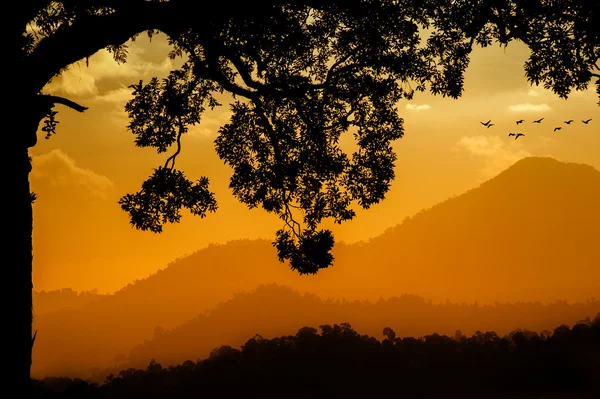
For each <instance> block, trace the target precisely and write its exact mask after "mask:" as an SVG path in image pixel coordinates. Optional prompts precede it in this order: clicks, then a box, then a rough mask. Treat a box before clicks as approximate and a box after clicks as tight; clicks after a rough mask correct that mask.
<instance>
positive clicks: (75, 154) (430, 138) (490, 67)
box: [30, 36, 600, 292]
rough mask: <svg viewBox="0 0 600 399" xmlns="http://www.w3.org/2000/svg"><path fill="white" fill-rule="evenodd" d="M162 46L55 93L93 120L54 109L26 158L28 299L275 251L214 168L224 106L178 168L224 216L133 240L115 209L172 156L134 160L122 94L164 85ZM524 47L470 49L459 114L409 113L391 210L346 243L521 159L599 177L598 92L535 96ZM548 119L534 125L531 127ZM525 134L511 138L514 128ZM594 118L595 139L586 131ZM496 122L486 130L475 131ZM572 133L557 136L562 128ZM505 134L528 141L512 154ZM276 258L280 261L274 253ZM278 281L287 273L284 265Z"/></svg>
mask: <svg viewBox="0 0 600 399" xmlns="http://www.w3.org/2000/svg"><path fill="white" fill-rule="evenodd" d="M167 52H168V46H167V44H166V41H165V40H164V37H163V36H155V37H154V38H153V39H152V42H150V41H149V40H148V39H146V38H140V39H138V40H137V41H136V42H135V43H133V44H132V46H131V47H130V49H129V53H130V54H129V62H128V63H127V64H124V65H118V64H116V63H115V62H114V61H113V60H112V57H111V55H109V54H108V53H106V52H104V51H102V52H99V53H97V54H96V55H94V56H93V57H91V59H90V60H89V67H86V65H85V62H82V63H81V64H80V65H74V66H73V67H72V68H71V69H70V70H68V71H67V72H65V73H64V74H63V75H62V76H61V77H59V78H57V79H55V81H53V82H51V84H50V85H49V86H48V87H47V89H46V92H47V93H52V94H58V95H63V96H66V97H68V98H70V99H72V100H75V101H78V102H80V103H81V104H82V105H85V106H88V107H89V110H88V111H86V112H85V113H83V114H78V113H76V112H74V111H71V110H68V109H64V108H63V107H60V108H59V109H58V111H59V114H58V120H59V122H60V123H59V125H58V134H57V135H56V136H53V137H52V138H51V139H50V140H44V139H43V134H42V133H41V132H40V134H39V136H40V139H39V142H38V144H37V146H36V147H34V148H32V149H31V150H30V154H31V155H32V156H33V165H34V169H33V171H32V174H31V185H32V190H33V191H35V192H36V193H37V195H38V200H37V201H36V203H35V204H34V288H35V289H36V290H52V289H58V288H62V287H71V288H73V289H76V290H89V289H94V288H97V289H98V290H99V291H100V292H112V291H115V290H117V289H119V288H121V287H122V286H123V285H126V284H127V283H129V282H131V281H133V280H135V279H138V278H144V277H146V276H147V275H148V274H149V273H153V272H155V271H156V270H157V269H161V268H164V267H165V266H166V265H167V264H168V263H169V262H170V261H172V260H174V259H175V258H177V257H181V256H183V255H185V254H189V253H191V252H194V251H196V250H198V249H201V248H203V247H206V246H207V245H208V244H210V243H224V242H226V241H228V240H231V239H236V238H259V237H260V238H267V239H272V238H273V237H274V233H275V231H276V230H277V229H278V228H280V227H281V222H280V220H279V219H278V218H277V216H276V215H270V214H267V213H266V212H264V211H262V210H251V211H250V210H248V209H247V208H246V206H245V205H243V204H240V203H238V202H237V200H236V199H235V198H234V197H233V196H232V195H231V193H230V191H229V189H228V187H227V185H228V177H229V173H230V172H229V169H228V167H226V166H224V165H223V163H222V162H221V161H220V160H219V158H218V157H217V155H216V153H215V151H214V144H213V140H214V138H215V137H216V131H217V129H218V127H219V126H220V125H221V124H223V123H224V122H226V121H227V114H228V113H227V111H228V107H227V105H226V104H227V103H226V100H227V99H226V98H224V99H223V101H222V102H223V103H224V104H225V105H224V106H223V107H221V108H220V109H217V110H215V111H214V112H212V113H207V114H205V117H204V120H203V123H202V124H201V125H200V126H197V127H195V128H193V129H192V130H191V131H190V132H189V133H188V134H187V135H186V136H184V138H183V140H182V143H183V152H182V154H181V155H180V156H179V158H178V161H177V163H178V167H180V168H182V169H183V170H184V171H185V172H186V174H187V176H188V177H189V178H191V179H193V180H195V179H197V178H199V177H200V176H202V175H206V176H208V177H209V179H210V181H211V185H212V190H213V191H214V192H215V193H216V198H217V200H218V202H219V210H218V212H217V213H215V214H210V215H209V216H208V217H207V218H205V219H200V218H198V217H193V216H190V215H184V217H183V219H182V222H181V223H179V224H175V225H167V226H165V229H164V232H163V233H162V234H158V235H157V234H153V233H150V232H142V231H137V230H135V229H134V228H132V227H131V226H130V225H129V221H128V215H127V214H126V213H125V212H123V211H122V210H121V209H120V208H119V205H118V204H117V201H118V199H119V198H120V197H121V196H122V195H124V194H126V193H130V192H134V191H137V190H138V189H139V187H140V184H141V183H142V182H143V181H144V179H145V178H146V177H147V176H148V175H149V174H150V173H151V171H152V168H154V167H156V166H158V165H161V164H162V163H164V160H165V158H166V157H168V154H166V155H165V154H162V155H157V154H156V153H155V152H154V150H153V149H140V148H136V147H135V146H134V142H133V140H134V136H133V135H132V134H131V133H129V132H128V131H127V129H126V125H127V118H126V114H125V113H124V111H123V108H124V104H125V102H126V101H127V100H128V98H130V93H131V91H130V89H128V88H127V86H128V85H130V84H133V83H137V81H138V80H139V79H144V80H148V79H149V78H150V77H152V76H158V77H162V76H165V75H166V74H167V73H168V71H169V70H170V69H171V68H173V67H175V66H176V65H175V64H174V61H170V60H168V59H167V57H166V54H167ZM527 55H528V50H527V48H526V47H525V46H524V45H521V44H519V43H513V44H512V45H509V46H508V48H507V49H500V48H497V47H494V48H488V49H476V50H475V51H474V52H473V56H472V61H471V66H470V68H469V70H468V72H467V75H466V80H465V94H464V95H463V97H462V98H461V99H459V100H452V99H444V98H442V97H433V96H431V95H429V94H427V93H418V94H417V95H416V96H415V99H414V100H413V101H410V102H408V101H402V102H401V103H400V104H399V110H400V112H401V114H402V116H403V117H404V119H405V131H406V134H405V137H404V138H403V139H401V140H399V141H398V142H397V143H396V145H395V148H396V151H397V153H398V161H397V170H396V180H395V182H394V184H393V186H392V189H391V191H390V192H389V194H388V196H387V199H386V200H385V201H383V202H382V203H381V204H379V205H377V206H374V207H373V208H372V209H370V210H369V211H359V212H358V217H357V218H356V219H355V220H354V221H352V222H348V223H345V224H343V225H341V226H333V227H332V228H333V230H334V232H335V234H336V239H337V240H338V241H345V242H355V241H358V240H365V239H368V238H370V237H373V236H377V235H379V234H381V233H382V232H383V231H384V230H385V229H386V228H388V227H391V226H394V225H396V224H398V223H401V222H402V220H403V219H404V218H405V217H407V216H410V215H413V214H415V213H416V212H418V211H419V210H421V209H422V208H426V207H430V206H432V205H434V204H435V203H437V202H439V201H443V200H445V199H446V198H448V197H450V196H452V195H457V194H461V193H462V192H464V191H465V190H467V189H470V188H472V187H474V186H476V185H478V184H479V183H481V182H483V181H484V180H486V179H488V178H490V177H492V176H494V175H496V174H497V173H499V172H500V171H502V170H504V169H505V168H507V167H508V166H510V165H511V164H513V163H514V162H516V161H517V160H519V159H521V158H524V157H527V156H552V157H554V158H556V159H559V160H561V161H569V162H580V163H586V164H589V165H592V166H594V167H595V168H597V169H600V128H599V126H600V112H599V108H598V106H597V105H596V104H597V101H598V99H597V96H596V94H595V90H593V88H591V87H590V88H589V89H588V90H587V91H585V92H575V93H572V95H571V97H570V98H569V99H568V100H562V99H560V98H558V96H556V95H554V94H552V93H551V92H550V91H547V90H544V89H542V88H532V87H530V86H529V85H528V83H527V81H526V79H525V77H524V71H523V63H524V61H525V60H526V58H527ZM541 117H544V118H545V119H544V121H543V123H542V124H540V125H532V124H530V123H529V122H531V121H532V120H533V119H539V118H541ZM521 118H522V119H525V120H526V121H527V123H525V124H523V125H520V126H519V130H515V129H517V127H516V126H515V121H516V120H517V119H521ZM587 118H593V119H594V120H593V121H592V122H591V123H590V124H589V125H583V124H582V123H581V122H580V120H581V119H587ZM488 119H492V120H493V123H494V124H495V126H494V127H492V128H490V129H486V128H484V127H483V126H481V125H480V124H479V121H487V120H488ZM567 119H574V120H575V121H576V122H575V123H574V124H573V125H570V126H568V127H566V128H563V130H562V131H560V132H556V133H554V132H553V131H552V130H553V128H554V127H555V126H559V125H562V126H565V125H564V124H563V121H564V120H567ZM509 131H521V132H523V133H525V134H526V136H525V137H523V138H520V139H519V140H517V141H515V140H512V139H510V138H508V137H507V134H508V132H509ZM273 256H274V257H275V256H276V254H275V252H273ZM282 267H285V266H284V265H282Z"/></svg>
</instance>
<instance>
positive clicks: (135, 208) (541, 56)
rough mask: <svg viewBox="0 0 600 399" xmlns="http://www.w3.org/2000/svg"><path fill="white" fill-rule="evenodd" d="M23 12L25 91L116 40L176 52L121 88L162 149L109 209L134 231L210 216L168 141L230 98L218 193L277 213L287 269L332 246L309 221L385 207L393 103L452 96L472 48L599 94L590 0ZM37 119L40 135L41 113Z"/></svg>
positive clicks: (156, 5) (598, 13) (595, 11)
mask: <svg viewBox="0 0 600 399" xmlns="http://www.w3.org/2000/svg"><path fill="white" fill-rule="evenodd" d="M22 3H23V4H19V5H18V6H17V8H18V11H17V16H18V17H17V18H16V19H15V23H21V24H22V25H21V26H22V28H23V29H22V31H21V32H20V33H21V35H20V49H21V59H20V61H19V62H20V65H21V67H22V68H23V70H24V71H29V72H30V75H31V78H30V79H31V80H30V82H29V85H30V86H29V87H31V88H33V89H34V90H36V91H37V93H38V94H41V93H42V90H43V87H44V85H45V84H46V83H47V82H48V81H50V80H51V79H52V78H53V77H55V76H57V75H58V74H60V72H61V71H63V70H64V69H65V68H67V67H68V66H69V65H70V64H72V63H74V62H76V61H78V60H80V59H85V58H87V57H89V56H91V55H92V54H93V53H95V52H96V51H98V50H100V49H102V48H106V49H108V50H109V51H111V52H112V53H113V55H114V58H115V60H117V61H119V62H126V60H127V47H126V45H125V43H126V42H127V41H128V40H130V39H135V38H136V37H137V36H138V35H139V34H142V33H144V32H147V34H148V35H150V36H152V35H153V34H155V33H156V32H162V33H165V34H166V35H167V37H168V39H169V43H170V45H171V46H172V51H171V53H170V57H172V58H176V57H181V58H182V60H183V62H182V66H181V67H180V68H178V69H176V70H173V71H171V73H170V74H169V75H168V77H166V78H165V79H161V80H159V79H156V78H154V79H151V80H150V81H148V82H143V81H140V82H139V83H137V84H134V85H132V86H131V89H132V93H133V98H132V99H131V100H130V101H129V102H128V103H127V105H126V111H127V112H128V114H129V118H130V119H129V120H130V122H129V125H128V128H129V130H130V131H131V132H132V133H133V134H134V135H135V144H136V145H137V146H140V147H153V148H155V149H156V151H157V152H158V153H167V152H168V151H170V156H169V157H168V158H167V160H166V162H165V163H164V165H161V166H159V167H157V168H156V169H155V170H154V171H153V173H152V174H151V176H150V177H149V178H148V180H146V181H145V182H144V183H143V184H142V187H141V189H140V191H139V192H137V193H133V194H127V195H124V196H123V197H122V198H121V200H120V205H121V207H122V208H123V210H125V211H127V212H128V213H129V215H130V220H131V223H132V224H133V225H134V226H135V227H137V228H139V229H142V230H150V231H154V232H160V231H162V226H163V225H164V224H165V223H168V222H178V221H179V220H180V218H181V211H182V209H188V210H189V211H190V212H191V213H192V214H195V215H199V216H201V217H205V216H206V215H207V214H209V213H210V212H214V211H216V210H217V202H216V200H215V197H214V194H213V192H211V190H210V186H209V180H208V178H207V177H200V178H199V179H196V180H195V181H193V180H190V179H188V177H186V175H185V174H184V172H183V171H181V170H178V169H177V168H176V158H177V155H178V154H179V152H180V150H181V137H182V135H183V134H185V133H186V132H187V131H188V129H189V128H190V127H191V126H193V125H195V124H199V123H202V114H203V112H204V111H205V110H208V109H212V108H214V107H218V106H222V104H220V103H219V102H218V101H217V99H216V94H218V93H225V92H226V93H230V94H231V95H233V98H234V100H233V102H232V103H231V104H229V106H230V107H231V111H232V117H231V120H230V121H229V122H228V123H226V124H225V125H223V126H222V127H221V128H220V129H219V131H218V136H217V138H216V140H215V144H216V151H217V153H218V155H219V157H220V158H221V159H222V160H223V162H224V163H225V164H227V165H229V166H230V167H231V168H232V169H233V176H232V177H231V180H230V185H229V186H230V188H231V190H232V192H233V194H234V195H235V196H236V197H237V198H238V199H239V201H241V202H242V203H244V204H246V205H247V206H248V207H250V208H255V207H262V208H263V209H264V210H266V211H267V212H271V213H274V214H276V215H278V216H279V217H280V218H281V220H282V226H283V227H282V228H281V229H280V230H278V231H277V232H276V240H275V242H274V246H275V247H276V249H277V252H278V256H279V259H280V260H281V261H284V260H288V261H289V262H290V265H291V267H292V268H293V269H294V270H297V271H298V272H300V273H316V272H317V271H318V270H319V269H321V268H325V267H328V266H330V265H331V264H332V262H333V256H332V255H331V249H332V248H333V245H334V238H333V235H332V233H331V231H329V230H327V229H322V228H321V227H320V224H321V222H322V221H323V220H325V219H332V220H333V221H335V222H336V223H342V222H344V221H347V220H350V219H352V218H353V217H354V216H355V211H354V209H355V208H356V207H362V208H369V207H370V206H372V205H374V204H376V203H378V202H379V201H381V200H383V199H384V198H385V195H386V193H387V192H388V190H389V188H390V185H391V183H392V181H393V179H394V165H395V161H396V155H395V153H394V151H393V149H392V143H393V142H394V141H395V140H397V139H399V138H401V137H402V136H403V134H404V130H403V119H402V117H401V116H400V114H399V112H398V109H397V103H398V101H399V100H401V99H411V98H412V97H413V96H414V94H415V93H416V92H421V91H425V90H429V91H431V92H432V93H433V94H437V95H442V96H448V97H452V98H458V97H460V96H461V94H462V91H463V76H464V72H465V70H466V68H467V66H468V64H469V55H470V52H471V50H472V49H473V47H474V46H484V47H485V46H489V45H492V44H495V43H496V44H500V45H507V44H508V43H509V42H511V41H514V40H520V41H522V42H524V43H525V44H527V45H528V46H529V48H530V49H531V55H530V57H529V60H528V61H527V62H526V64H525V65H524V71H525V74H526V76H527V79H528V80H529V82H531V83H532V84H536V85H537V84H542V85H544V87H546V88H548V89H551V90H553V91H554V92H555V93H556V94H557V95H558V96H560V97H562V98H567V97H568V95H569V94H570V92H571V91H572V90H574V89H575V90H582V89H586V88H587V87H588V85H589V83H590V82H592V79H595V85H596V87H597V91H598V95H599V98H600V69H599V66H598V58H599V56H600V30H599V28H598V24H597V21H598V20H600V5H599V3H598V2H588V1H578V0H476V1H470V0H469V1H467V0H330V1H320V2H316V1H307V0H304V1H302V0H288V1H281V0H269V1H261V2H251V3H244V4H238V5H236V6H235V7H232V6H231V5H230V4H226V3H224V2H221V3H215V4H213V5H211V7H210V8H206V7H205V6H203V4H201V2H190V1H183V0H171V1H160V0H156V1H142V0H119V1H115V0H85V1H81V0H79V1H73V0H63V1H35V2H22ZM25 26H29V29H27V30H25ZM51 102H52V104H54V103H58V102H59V101H58V100H56V98H54V99H53V100H52V101H51ZM62 103H63V104H65V102H64V101H63V102H62ZM67 105H68V104H67ZM71 105H72V104H71ZM599 105H600V102H599ZM72 107H75V106H72ZM47 115H48V118H47V121H46V123H45V125H44V127H45V131H46V132H47V133H48V135H51V134H52V133H53V132H55V128H56V123H55V120H54V115H55V111H51V110H48V114H47ZM346 132H348V133H349V134H352V135H353V137H354V139H355V142H356V145H357V149H356V151H355V152H353V153H350V154H348V153H345V152H344V151H343V150H342V149H341V148H340V144H339V140H340V136H341V135H342V134H343V133H346Z"/></svg>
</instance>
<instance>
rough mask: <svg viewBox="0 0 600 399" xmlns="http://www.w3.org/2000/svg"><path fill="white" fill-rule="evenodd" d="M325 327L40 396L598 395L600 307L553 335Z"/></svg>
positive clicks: (39, 387)
mask: <svg viewBox="0 0 600 399" xmlns="http://www.w3.org/2000/svg"><path fill="white" fill-rule="evenodd" d="M319 329H320V334H319V333H318V331H317V329H315V328H313V327H303V328H301V329H300V330H298V332H297V333H296V334H295V335H284V336H281V337H276V338H273V339H265V338H263V337H262V336H260V335H256V336H254V337H253V338H251V339H249V340H247V341H246V343H245V344H244V345H242V346H241V348H239V349H236V348H233V347H231V346H228V345H224V346H220V347H218V348H215V349H214V350H212V351H211V353H210V355H209V356H208V357H207V358H205V359H204V360H199V361H197V362H194V361H191V360H188V361H185V362H183V363H180V364H178V365H174V366H169V367H164V366H163V365H162V364H160V363H159V362H156V361H155V360H151V361H150V363H149V364H148V366H147V367H146V368H145V369H135V368H130V369H125V370H121V371H120V372H119V373H118V374H117V375H110V376H109V377H108V378H107V379H106V381H105V383H103V384H101V385H97V384H90V383H88V382H84V381H82V380H72V381H71V383H70V384H69V380H67V379H64V378H63V379H45V380H43V381H37V383H36V396H35V397H36V398H51V397H56V398H62V397H69V398H79V397H86V398H145V399H148V398H164V397H169V398H184V397H189V396H194V395H200V396H202V395H206V396H213V395H214V396H219V397H239V395H241V396H243V397H290V398H292V397H303V398H304V397H306V398H315V397H318V398H325V397H332V395H334V396H335V397H353V398H354V397H374V396H376V395H381V394H387V395H389V394H391V393H394V394H395V395H398V396H402V397H423V396H426V395H445V396H454V395H458V396H463V395H468V396H476V397H498V396H505V395H509V396H510V395H526V396H528V397H534V396H535V397H537V396H538V395H544V394H545V395H551V396H550V397H559V398H560V397H565V398H566V397H581V398H588V397H589V398H592V397H593V394H595V393H597V385H596V384H597V376H598V373H600V364H599V363H598V361H597V357H596V355H597V354H598V353H600V313H599V314H597V315H596V317H595V319H594V320H593V321H591V320H589V319H587V320H585V321H582V322H580V323H577V324H575V325H574V326H573V327H572V328H569V327H568V326H560V327H557V328H556V329H554V332H553V333H552V334H551V335H549V336H547V337H544V336H542V335H538V334H537V333H534V332H531V333H529V334H524V333H523V332H522V331H517V332H514V333H512V334H509V335H506V336H503V337H500V336H498V335H497V334H496V333H495V332H494V331H487V332H485V333H482V332H479V331H477V332H476V333H475V334H474V335H472V336H471V337H466V336H465V337H461V338H460V339H454V338H450V337H448V336H445V335H440V334H437V333H434V334H430V335H426V336H423V337H419V338H413V337H404V338H399V337H395V334H394V331H393V330H392V329H391V328H389V327H386V328H384V329H383V334H384V336H385V339H384V340H383V341H379V340H378V339H377V338H375V337H373V336H369V335H366V334H359V333H358V332H357V331H356V330H354V329H353V328H352V326H351V325H350V324H348V323H341V324H339V325H338V324H333V325H330V324H323V325H320V326H319ZM563 395H564V396H563ZM574 395H576V396H574Z"/></svg>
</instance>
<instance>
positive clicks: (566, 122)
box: [479, 118, 592, 140]
mask: <svg viewBox="0 0 600 399" xmlns="http://www.w3.org/2000/svg"><path fill="white" fill-rule="evenodd" d="M543 120H544V118H540V119H536V120H534V121H533V123H542V121H543ZM591 120H592V119H591V118H590V119H582V120H581V123H583V124H585V125H587V124H588V123H590V121H591ZM523 122H525V120H524V119H519V120H518V121H517V126H518V125H520V124H521V123H523ZM573 122H575V121H574V120H573V119H569V120H568V121H564V123H565V124H567V125H570V124H571V123H573ZM479 123H481V124H482V125H483V126H485V127H486V128H488V129H489V128H490V127H492V126H494V124H493V123H492V120H491V119H490V120H489V121H487V122H479ZM559 130H562V126H557V127H555V128H554V131H555V132H556V131H559ZM521 136H525V134H523V133H512V132H511V133H508V137H514V138H515V140H516V139H518V138H519V137H521Z"/></svg>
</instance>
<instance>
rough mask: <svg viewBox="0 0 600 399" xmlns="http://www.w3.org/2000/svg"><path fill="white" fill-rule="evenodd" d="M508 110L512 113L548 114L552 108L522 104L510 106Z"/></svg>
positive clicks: (545, 105) (544, 105) (543, 105)
mask: <svg viewBox="0 0 600 399" xmlns="http://www.w3.org/2000/svg"><path fill="white" fill-rule="evenodd" d="M508 110H509V111H513V112H548V111H551V110H552V108H550V106H549V105H548V104H531V103H524V104H515V105H510V106H509V107H508Z"/></svg>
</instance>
